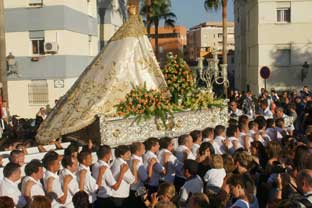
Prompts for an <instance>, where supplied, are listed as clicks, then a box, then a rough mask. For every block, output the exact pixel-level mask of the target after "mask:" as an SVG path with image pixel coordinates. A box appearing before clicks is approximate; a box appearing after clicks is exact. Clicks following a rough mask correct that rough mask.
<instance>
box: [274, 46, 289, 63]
mask: <svg viewBox="0 0 312 208" xmlns="http://www.w3.org/2000/svg"><path fill="white" fill-rule="evenodd" d="M275 57H276V58H275V60H276V65H278V66H288V65H290V63H291V50H290V48H280V49H277V50H276V54H275Z"/></svg>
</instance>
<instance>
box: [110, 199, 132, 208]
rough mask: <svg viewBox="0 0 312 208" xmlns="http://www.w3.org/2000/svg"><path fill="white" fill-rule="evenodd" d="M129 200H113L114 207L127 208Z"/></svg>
mask: <svg viewBox="0 0 312 208" xmlns="http://www.w3.org/2000/svg"><path fill="white" fill-rule="evenodd" d="M127 199H128V198H115V197H113V198H112V201H113V207H115V208H126V207H127V204H126V202H127Z"/></svg>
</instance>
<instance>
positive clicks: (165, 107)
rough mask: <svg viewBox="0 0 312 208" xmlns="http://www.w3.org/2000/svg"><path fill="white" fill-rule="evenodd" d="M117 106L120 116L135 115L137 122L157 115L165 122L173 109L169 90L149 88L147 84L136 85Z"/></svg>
mask: <svg viewBox="0 0 312 208" xmlns="http://www.w3.org/2000/svg"><path fill="white" fill-rule="evenodd" d="M115 107H116V108H117V114H118V115H119V116H122V117H125V118H128V117H130V116H135V117H136V120H137V122H140V121H141V120H142V119H145V120H147V119H150V118H152V117H154V116H156V117H159V118H160V119H161V120H162V121H163V122H164V123H165V121H166V119H167V117H168V115H171V114H172V111H173V106H172V105H171V103H170V98H169V97H168V92H167V91H158V90H153V89H151V90H149V89H147V88H146V85H145V84H144V86H134V87H133V89H132V90H131V91H130V92H129V93H128V94H127V96H126V98H125V100H124V101H122V102H120V103H119V104H118V105H116V106H115Z"/></svg>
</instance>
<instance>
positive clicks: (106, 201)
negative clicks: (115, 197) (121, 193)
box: [94, 197, 114, 208]
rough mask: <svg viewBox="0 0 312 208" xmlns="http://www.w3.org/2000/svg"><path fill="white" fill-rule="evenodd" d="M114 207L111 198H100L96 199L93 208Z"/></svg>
mask: <svg viewBox="0 0 312 208" xmlns="http://www.w3.org/2000/svg"><path fill="white" fill-rule="evenodd" d="M103 207H114V204H113V201H112V198H111V197H109V198H100V197H98V198H97V199H96V201H95V202H94V208H103Z"/></svg>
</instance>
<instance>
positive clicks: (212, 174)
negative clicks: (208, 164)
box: [204, 168, 226, 188]
mask: <svg viewBox="0 0 312 208" xmlns="http://www.w3.org/2000/svg"><path fill="white" fill-rule="evenodd" d="M225 176H226V172H225V170H224V168H220V169H214V168H213V169H210V170H208V171H207V172H206V174H205V176H204V181H205V182H207V186H215V187H219V188H221V187H222V184H223V179H224V177H225Z"/></svg>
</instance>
